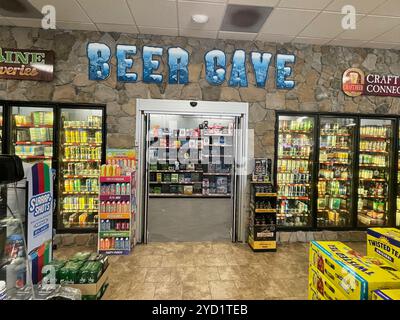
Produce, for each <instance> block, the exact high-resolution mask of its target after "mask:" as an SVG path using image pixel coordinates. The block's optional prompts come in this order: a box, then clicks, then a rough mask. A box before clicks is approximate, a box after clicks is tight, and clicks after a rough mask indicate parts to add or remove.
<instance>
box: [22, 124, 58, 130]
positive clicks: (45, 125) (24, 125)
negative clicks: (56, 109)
mask: <svg viewBox="0 0 400 320" xmlns="http://www.w3.org/2000/svg"><path fill="white" fill-rule="evenodd" d="M15 127H16V128H17V129H29V128H53V125H52V124H19V125H16V126H15Z"/></svg>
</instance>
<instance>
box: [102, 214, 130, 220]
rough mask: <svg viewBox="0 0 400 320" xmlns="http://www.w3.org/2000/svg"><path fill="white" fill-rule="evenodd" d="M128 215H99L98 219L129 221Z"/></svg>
mask: <svg viewBox="0 0 400 320" xmlns="http://www.w3.org/2000/svg"><path fill="white" fill-rule="evenodd" d="M130 218H131V214H130V213H119V212H118V213H100V219H121V220H122V219H130Z"/></svg>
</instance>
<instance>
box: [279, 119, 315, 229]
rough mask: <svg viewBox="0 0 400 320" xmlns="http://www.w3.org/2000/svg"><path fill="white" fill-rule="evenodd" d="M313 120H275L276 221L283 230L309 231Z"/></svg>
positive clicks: (310, 222) (310, 220)
mask: <svg viewBox="0 0 400 320" xmlns="http://www.w3.org/2000/svg"><path fill="white" fill-rule="evenodd" d="M314 130H315V119H314V117H308V116H279V128H278V154H277V187H278V188H277V192H278V197H277V210H278V214H277V221H278V225H280V226H284V227H311V225H312V218H311V194H312V192H311V183H312V171H313V155H314Z"/></svg>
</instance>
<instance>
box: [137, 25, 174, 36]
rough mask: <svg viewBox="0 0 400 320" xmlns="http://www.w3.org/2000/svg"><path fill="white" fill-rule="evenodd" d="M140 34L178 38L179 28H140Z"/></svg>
mask: <svg viewBox="0 0 400 320" xmlns="http://www.w3.org/2000/svg"><path fill="white" fill-rule="evenodd" d="M138 28H139V31H140V33H142V34H158V35H161V36H178V29H177V28H152V27H144V26H138Z"/></svg>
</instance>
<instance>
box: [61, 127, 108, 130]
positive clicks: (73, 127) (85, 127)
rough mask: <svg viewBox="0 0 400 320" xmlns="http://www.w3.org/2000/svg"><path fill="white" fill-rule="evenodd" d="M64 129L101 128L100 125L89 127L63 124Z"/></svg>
mask: <svg viewBox="0 0 400 320" xmlns="http://www.w3.org/2000/svg"><path fill="white" fill-rule="evenodd" d="M64 129H86V130H101V129H102V128H101V127H89V126H64Z"/></svg>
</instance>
